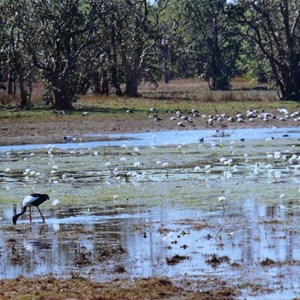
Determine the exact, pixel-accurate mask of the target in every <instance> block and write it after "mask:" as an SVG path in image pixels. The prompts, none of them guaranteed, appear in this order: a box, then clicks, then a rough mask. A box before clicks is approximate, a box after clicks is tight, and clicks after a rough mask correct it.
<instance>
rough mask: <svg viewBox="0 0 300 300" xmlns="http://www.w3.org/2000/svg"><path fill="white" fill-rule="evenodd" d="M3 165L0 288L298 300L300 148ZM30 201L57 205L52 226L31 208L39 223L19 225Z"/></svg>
mask: <svg viewBox="0 0 300 300" xmlns="http://www.w3.org/2000/svg"><path fill="white" fill-rule="evenodd" d="M294 132H295V130H292V131H290V133H289V134H292V133H294ZM273 133H274V132H273ZM283 133H284V134H286V131H285V130H284V131H281V130H280V133H279V132H278V133H277V134H278V135H280V134H283ZM135 147H136V146H135ZM0 160H1V170H0V218H1V219H0V223H1V225H2V226H1V230H0V257H1V262H0V278H14V277H16V276H18V275H20V274H23V275H25V276H40V275H49V274H53V275H56V276H63V277H68V276H73V277H76V276H83V277H87V278H91V279H93V280H96V281H109V280H112V279H116V278H129V279H134V278H137V277H151V276H157V277H161V276H168V277H169V278H170V279H172V280H173V281H174V282H176V283H177V284H179V285H183V286H184V285H185V283H186V282H187V281H188V282H189V288H193V289H196V290H198V289H205V288H206V289H208V288H211V286H207V285H209V284H207V282H212V280H217V282H219V284H220V285H222V282H227V284H228V285H231V286H234V287H237V288H239V289H242V291H243V294H242V295H241V298H243V297H246V298H247V299H252V298H253V299H262V298H263V299H275V298H280V299H292V298H295V297H297V296H299V293H300V274H299V272H298V270H299V265H300V251H299V249H300V247H299V246H300V230H299V228H300V227H299V225H300V221H299V216H300V209H299V195H300V192H299V183H300V164H299V163H300V157H299V141H298V138H290V137H289V138H285V139H279V138H275V139H271V138H270V137H269V136H268V138H267V139H266V138H265V137H264V138H263V139H258V140H256V139H250V138H247V139H246V140H245V141H241V140H240V139H238V138H233V136H231V137H228V138H227V139H226V140H225V139H214V140H210V141H209V142H208V141H207V142H205V143H194V144H185V143H181V144H179V145H170V144H168V145H164V146H153V145H152V147H146V146H145V147H140V146H139V148H138V149H136V148H134V147H133V146H129V145H127V147H106V148H102V147H100V146H99V147H98V148H92V149H86V148H81V149H72V150H69V149H58V148H47V149H45V148H42V149H39V150H30V151H27V150H26V151H25V150H14V151H9V152H3V153H2V154H1V155H0ZM231 160H232V161H231ZM30 191H35V192H45V193H48V194H49V195H50V197H51V200H50V201H48V202H46V203H44V204H43V205H42V206H41V209H42V211H43V213H44V215H45V217H46V224H44V225H43V224H41V223H40V222H41V220H40V218H39V215H38V213H37V212H36V210H34V208H33V211H34V223H33V224H32V225H29V224H28V214H25V215H24V218H23V219H20V221H19V222H18V225H17V226H12V224H11V216H12V215H13V211H14V210H15V209H17V211H19V210H20V203H19V202H20V201H19V200H21V199H22V197H23V196H24V195H25V194H27V193H30ZM221 196H224V197H225V198H220V197H221ZM18 199H19V200H18ZM54 199H58V200H59V205H58V206H54V205H52V201H53V200H54ZM221 199H224V200H221ZM214 284H215V281H214Z"/></svg>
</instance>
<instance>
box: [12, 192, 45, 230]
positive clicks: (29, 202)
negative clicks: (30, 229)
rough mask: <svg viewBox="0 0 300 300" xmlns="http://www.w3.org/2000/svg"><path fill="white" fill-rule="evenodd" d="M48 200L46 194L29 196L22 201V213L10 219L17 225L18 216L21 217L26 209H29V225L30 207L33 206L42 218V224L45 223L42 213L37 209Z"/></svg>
mask: <svg viewBox="0 0 300 300" xmlns="http://www.w3.org/2000/svg"><path fill="white" fill-rule="evenodd" d="M49 199H50V198H49V196H48V195H47V194H30V195H28V196H26V197H25V198H24V199H23V208H22V211H21V212H20V213H19V214H16V215H14V216H13V217H12V221H13V223H14V224H17V220H18V218H19V217H20V216H22V215H23V214H25V212H26V209H27V207H29V219H30V223H31V221H32V218H31V207H32V206H35V207H36V208H37V209H38V211H39V213H40V215H41V217H42V220H43V223H45V218H44V216H43V215H42V212H41V211H40V209H39V205H41V204H42V203H44V202H45V201H46V200H49Z"/></svg>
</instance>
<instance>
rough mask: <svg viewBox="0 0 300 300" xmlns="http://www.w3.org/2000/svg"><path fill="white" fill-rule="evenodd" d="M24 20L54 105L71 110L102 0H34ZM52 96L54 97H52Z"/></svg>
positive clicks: (31, 49)
mask: <svg viewBox="0 0 300 300" xmlns="http://www.w3.org/2000/svg"><path fill="white" fill-rule="evenodd" d="M31 5H32V6H31V9H32V11H31V14H30V16H27V17H26V18H25V20H24V27H23V28H22V29H23V31H24V36H25V39H24V42H25V43H26V48H27V50H28V51H29V53H30V54H31V55H32V58H33V61H34V64H35V66H36V67H37V68H38V69H40V70H41V74H42V78H43V80H44V82H45V86H46V88H47V90H48V95H50V97H51V95H52V94H53V95H54V102H53V103H52V105H53V107H55V108H57V109H72V108H73V103H74V102H75V101H76V98H77V95H78V93H79V87H80V84H79V78H80V74H79V71H78V70H79V68H78V62H79V61H80V59H79V58H80V55H81V54H82V53H83V50H84V49H85V48H86V47H87V45H89V43H90V42H91V40H92V36H93V33H94V31H95V28H96V27H97V25H98V21H99V19H98V18H97V14H96V10H97V9H101V3H100V1H97V5H96V4H95V3H94V1H92V0H91V1H84V2H82V1H79V0H64V1H60V0H53V1H31ZM50 99H51V98H50Z"/></svg>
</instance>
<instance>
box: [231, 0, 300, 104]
mask: <svg viewBox="0 0 300 300" xmlns="http://www.w3.org/2000/svg"><path fill="white" fill-rule="evenodd" d="M231 9H232V13H231V16H232V17H233V18H234V19H235V20H236V21H237V22H238V23H239V24H241V25H242V26H243V27H242V31H241V34H243V35H245V36H247V37H250V38H251V39H252V40H253V41H254V42H255V43H256V45H258V47H259V48H260V50H261V51H262V53H263V54H264V56H265V57H266V58H267V60H268V62H269V64H270V67H271V69H272V76H273V77H274V78H275V82H276V85H277V87H278V93H279V97H280V99H283V100H297V101H300V1H299V0H257V1H252V0H238V1H235V2H234V3H232V4H231Z"/></svg>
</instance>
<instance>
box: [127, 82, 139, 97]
mask: <svg viewBox="0 0 300 300" xmlns="http://www.w3.org/2000/svg"><path fill="white" fill-rule="evenodd" d="M125 95H126V96H128V97H137V96H138V83H137V81H136V79H135V78H133V77H130V78H128V79H127V80H126V89H125Z"/></svg>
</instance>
